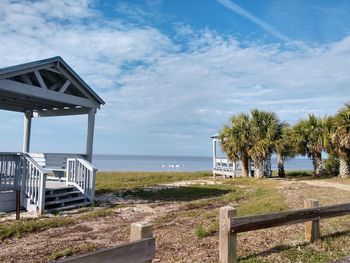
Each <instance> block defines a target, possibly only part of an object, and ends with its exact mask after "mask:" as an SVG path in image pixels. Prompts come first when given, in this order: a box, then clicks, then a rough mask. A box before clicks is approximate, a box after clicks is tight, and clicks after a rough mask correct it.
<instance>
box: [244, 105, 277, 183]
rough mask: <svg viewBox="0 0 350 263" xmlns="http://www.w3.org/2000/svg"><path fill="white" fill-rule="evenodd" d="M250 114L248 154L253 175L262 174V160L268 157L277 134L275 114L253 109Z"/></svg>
mask: <svg viewBox="0 0 350 263" xmlns="http://www.w3.org/2000/svg"><path fill="white" fill-rule="evenodd" d="M250 114H251V122H250V123H251V134H250V138H251V139H250V140H251V144H252V145H251V148H250V149H249V151H248V154H249V156H250V157H251V158H252V159H253V161H254V176H255V178H262V177H263V176H264V161H265V160H266V159H267V158H269V157H270V156H271V154H272V151H273V146H274V141H275V140H276V138H277V135H278V128H279V127H278V123H279V120H278V118H277V115H276V114H275V113H273V112H267V111H260V110H257V109H254V110H252V111H251V112H250Z"/></svg>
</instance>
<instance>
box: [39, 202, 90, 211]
mask: <svg viewBox="0 0 350 263" xmlns="http://www.w3.org/2000/svg"><path fill="white" fill-rule="evenodd" d="M87 205H91V202H88V201H86V202H84V203H78V204H74V205H69V206H63V207H57V208H51V209H48V210H46V212H47V213H55V212H60V211H65V210H72V209H75V208H79V207H83V206H87Z"/></svg>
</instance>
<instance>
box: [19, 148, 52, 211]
mask: <svg viewBox="0 0 350 263" xmlns="http://www.w3.org/2000/svg"><path fill="white" fill-rule="evenodd" d="M22 156H23V158H21V159H22V168H23V169H22V191H23V192H24V194H25V195H26V196H27V198H29V199H30V201H32V202H33V203H34V205H35V206H36V207H37V210H38V212H39V214H42V213H44V209H45V191H46V177H47V174H48V172H47V170H45V169H43V168H42V167H41V166H40V165H39V164H38V163H37V162H36V161H35V160H33V159H32V158H31V157H30V156H29V155H27V154H23V155H22Z"/></svg>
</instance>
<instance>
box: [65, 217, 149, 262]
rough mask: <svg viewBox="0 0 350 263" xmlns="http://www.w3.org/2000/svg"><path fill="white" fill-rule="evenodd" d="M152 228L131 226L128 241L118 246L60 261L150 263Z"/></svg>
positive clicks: (140, 225)
mask: <svg viewBox="0 0 350 263" xmlns="http://www.w3.org/2000/svg"><path fill="white" fill-rule="evenodd" d="M152 228H153V226H152V225H151V224H149V223H142V222H141V223H133V224H131V234H130V240H131V242H128V243H126V244H122V245H120V246H116V247H111V248H104V249H100V250H97V251H94V252H91V253H87V254H84V255H80V256H75V257H71V258H67V259H64V260H60V261H58V262H60V263H63V262H66V263H95V262H99V263H110V262H111V263H112V262H113V263H125V262H133V263H143V262H152V259H154V256H155V238H154V237H153V233H152Z"/></svg>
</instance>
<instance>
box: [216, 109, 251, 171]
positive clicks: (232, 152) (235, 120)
mask: <svg viewBox="0 0 350 263" xmlns="http://www.w3.org/2000/svg"><path fill="white" fill-rule="evenodd" d="M219 138H220V140H221V149H222V151H223V152H225V153H226V154H227V157H228V158H229V159H230V160H231V161H235V160H240V161H241V165H242V176H245V177H248V175H249V170H248V163H249V155H248V150H249V148H250V119H249V115H248V114H245V113H241V114H239V115H237V116H235V115H234V116H232V118H231V120H230V124H229V125H225V126H224V127H223V129H222V130H221V131H220V133H219Z"/></svg>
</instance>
